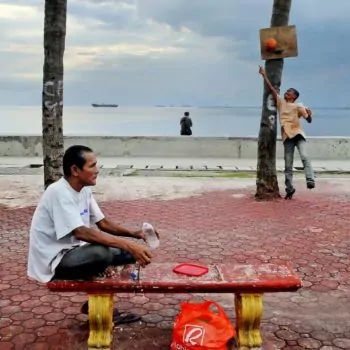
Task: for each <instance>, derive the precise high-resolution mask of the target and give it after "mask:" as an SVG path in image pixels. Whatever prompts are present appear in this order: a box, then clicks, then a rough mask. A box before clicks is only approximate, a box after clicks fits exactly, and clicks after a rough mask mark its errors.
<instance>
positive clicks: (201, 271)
mask: <svg viewBox="0 0 350 350" xmlns="http://www.w3.org/2000/svg"><path fill="white" fill-rule="evenodd" d="M173 271H174V272H175V273H179V274H180V275H185V276H192V277H200V276H203V275H205V274H206V273H208V271H209V268H208V267H206V266H202V265H196V264H180V265H177V266H175V267H174V268H173Z"/></svg>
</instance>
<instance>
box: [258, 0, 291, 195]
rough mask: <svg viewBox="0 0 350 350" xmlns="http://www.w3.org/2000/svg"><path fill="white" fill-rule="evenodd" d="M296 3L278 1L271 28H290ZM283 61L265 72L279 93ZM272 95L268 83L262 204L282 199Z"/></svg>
mask: <svg viewBox="0 0 350 350" xmlns="http://www.w3.org/2000/svg"><path fill="white" fill-rule="evenodd" d="M291 4H292V0H274V3H273V10H272V17H271V27H279V26H286V25H288V21H289V12H290V8H291ZM283 62H284V60H283V59H274V60H266V62H265V70H266V73H267V76H268V77H269V79H270V81H271V83H272V85H273V86H275V87H276V89H279V88H280V86H281V77H282V71H283ZM271 97H272V96H271V92H270V90H269V88H268V87H267V85H266V83H264V94H263V106H262V114H261V121H260V131H259V141H258V164H257V174H256V175H257V178H256V194H255V198H256V199H258V200H271V199H275V198H280V197H281V196H280V193H279V187H278V181H277V171H276V138H277V109H276V108H275V110H274V111H271V110H270V109H268V105H269V104H270V99H271Z"/></svg>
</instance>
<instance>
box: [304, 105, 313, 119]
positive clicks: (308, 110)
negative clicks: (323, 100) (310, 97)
mask: <svg viewBox="0 0 350 350" xmlns="http://www.w3.org/2000/svg"><path fill="white" fill-rule="evenodd" d="M305 109H306V113H307V116H308V117H312V110H311V109H310V108H307V107H306V108H305Z"/></svg>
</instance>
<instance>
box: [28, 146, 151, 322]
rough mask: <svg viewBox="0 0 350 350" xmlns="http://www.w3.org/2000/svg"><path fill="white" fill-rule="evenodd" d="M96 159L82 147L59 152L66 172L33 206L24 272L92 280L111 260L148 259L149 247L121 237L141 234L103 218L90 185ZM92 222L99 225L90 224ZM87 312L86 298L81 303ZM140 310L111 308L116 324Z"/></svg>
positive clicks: (41, 277) (140, 236)
mask: <svg viewBox="0 0 350 350" xmlns="http://www.w3.org/2000/svg"><path fill="white" fill-rule="evenodd" d="M98 172H99V171H98V168H97V161H96V157H95V155H94V153H93V151H92V150H91V149H90V148H88V147H85V146H72V147H70V148H68V149H67V150H66V152H65V154H64V157H63V173H64V177H63V178H61V179H60V180H58V181H57V182H55V183H53V184H52V185H50V186H49V187H48V188H47V189H46V191H45V192H44V194H43V196H42V197H41V199H40V202H39V204H38V206H37V208H36V210H35V213H34V216H33V219H32V224H31V228H30V239H29V255H28V276H29V277H31V278H33V279H35V280H37V281H39V282H43V283H46V282H49V281H50V280H52V279H91V278H92V277H94V276H96V275H98V274H99V273H102V272H103V271H104V270H105V269H106V268H107V267H108V266H110V265H114V266H116V265H124V264H133V263H135V262H138V263H139V264H140V265H141V266H142V267H145V266H146V265H147V264H149V263H150V262H151V258H152V255H151V253H150V251H149V250H148V248H147V247H146V246H144V245H141V244H138V243H136V242H135V241H133V240H128V239H125V238H122V237H132V238H138V239H144V240H145V237H144V234H143V233H142V231H141V230H137V231H130V230H128V229H126V228H123V227H121V226H119V225H116V224H114V223H113V222H111V221H110V220H108V219H106V218H105V216H104V215H103V213H102V211H101V210H100V208H99V206H98V205H97V203H96V201H95V199H94V197H93V195H92V192H91V188H90V187H87V186H94V185H96V178H97V175H98ZM91 224H96V225H97V227H98V228H99V229H100V230H101V231H99V230H97V229H94V228H91V227H90V226H91ZM82 312H83V313H88V303H87V302H86V303H85V304H84V305H83V307H82ZM139 319H140V317H139V316H138V315H126V316H121V315H120V314H119V313H118V311H117V310H115V312H114V323H115V324H121V323H126V322H134V321H137V320H139Z"/></svg>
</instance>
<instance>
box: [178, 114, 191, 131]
mask: <svg viewBox="0 0 350 350" xmlns="http://www.w3.org/2000/svg"><path fill="white" fill-rule="evenodd" d="M180 125H181V131H180V134H181V135H188V136H190V135H192V130H191V128H192V119H191V118H190V113H189V112H185V114H184V116H183V117H182V118H181V120H180Z"/></svg>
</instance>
